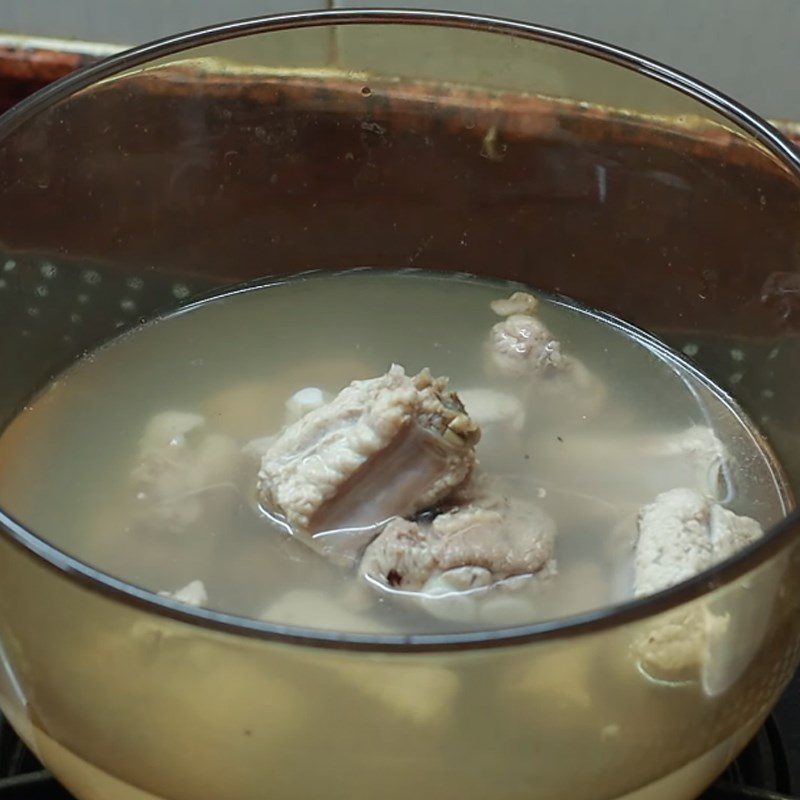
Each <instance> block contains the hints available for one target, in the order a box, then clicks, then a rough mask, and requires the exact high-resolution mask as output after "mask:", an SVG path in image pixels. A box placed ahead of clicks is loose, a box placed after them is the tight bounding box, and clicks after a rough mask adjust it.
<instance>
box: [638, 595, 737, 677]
mask: <svg viewBox="0 0 800 800" xmlns="http://www.w3.org/2000/svg"><path fill="white" fill-rule="evenodd" d="M729 624H730V618H729V616H728V615H727V614H724V615H720V614H714V613H712V612H711V611H710V610H709V609H708V608H707V607H706V606H705V605H702V604H695V605H692V606H690V607H689V608H686V609H681V610H679V611H678V612H676V613H675V614H672V615H671V616H669V617H667V619H665V620H664V621H663V622H661V624H659V625H658V626H657V627H655V628H653V629H652V630H651V631H649V632H648V633H647V634H644V635H643V636H640V637H639V638H638V639H637V640H636V641H635V642H634V643H633V647H632V649H631V652H632V654H633V656H634V658H635V659H636V660H637V663H638V664H639V668H640V670H641V671H642V672H643V673H644V674H645V675H647V676H648V677H650V678H652V679H653V680H655V681H659V682H664V683H677V684H680V683H687V682H690V681H698V682H699V681H702V677H703V674H704V672H705V671H706V670H707V669H708V667H709V661H710V658H711V654H712V652H714V650H716V649H718V646H719V644H720V642H722V641H723V640H724V638H725V636H726V633H727V631H728V627H729Z"/></svg>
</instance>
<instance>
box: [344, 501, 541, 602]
mask: <svg viewBox="0 0 800 800" xmlns="http://www.w3.org/2000/svg"><path fill="white" fill-rule="evenodd" d="M554 534H555V525H554V524H553V521H552V520H551V519H550V518H549V517H548V516H547V515H546V514H545V513H544V512H543V511H541V510H540V509H538V508H537V507H536V506H533V505H529V504H527V503H526V504H522V503H516V502H511V501H509V500H507V499H505V498H502V497H499V496H498V497H496V498H495V499H494V501H493V503H492V504H491V505H489V504H487V505H467V506H463V507H459V508H456V509H454V510H453V511H450V512H448V513H444V514H439V515H438V516H437V517H435V519H433V520H432V521H430V522H427V521H421V522H412V521H410V520H405V519H396V520H392V521H391V522H389V524H388V525H387V526H386V527H385V528H384V530H383V531H382V532H381V534H380V535H379V536H378V537H377V538H376V539H375V540H374V541H373V542H372V543H371V544H370V545H369V547H367V549H366V551H365V552H364V556H363V558H362V560H361V565H360V568H359V569H360V573H361V575H362V576H363V577H364V578H365V579H366V580H367V581H368V582H370V583H372V584H373V585H377V586H379V587H385V588H387V589H396V590H400V591H403V592H420V593H423V594H424V593H426V592H428V590H430V589H432V588H436V591H437V592H438V593H441V592H440V589H441V587H443V586H444V587H446V588H449V589H452V591H458V592H463V591H468V590H471V589H475V588H481V587H487V586H490V585H493V584H496V583H499V582H502V581H505V580H507V579H509V578H513V577H515V576H532V575H537V574H539V573H541V572H542V571H543V570H544V569H545V568H546V567H552V556H553V539H554ZM437 587H438V588H437Z"/></svg>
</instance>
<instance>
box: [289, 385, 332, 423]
mask: <svg viewBox="0 0 800 800" xmlns="http://www.w3.org/2000/svg"><path fill="white" fill-rule="evenodd" d="M332 399H333V398H332V397H331V396H330V395H329V394H327V392H323V391H322V389H319V388H317V387H316V386H307V387H305V388H304V389H298V391H296V392H295V393H294V394H293V395H292V396H291V397H290V398H289V399H288V400H287V401H286V424H287V425H291V424H292V423H294V422H297V421H298V420H299V419H302V418H303V417H304V416H305V415H306V414H308V412H309V411H316V410H317V409H318V408H322V406H324V405H325V403H330V401H331V400H332Z"/></svg>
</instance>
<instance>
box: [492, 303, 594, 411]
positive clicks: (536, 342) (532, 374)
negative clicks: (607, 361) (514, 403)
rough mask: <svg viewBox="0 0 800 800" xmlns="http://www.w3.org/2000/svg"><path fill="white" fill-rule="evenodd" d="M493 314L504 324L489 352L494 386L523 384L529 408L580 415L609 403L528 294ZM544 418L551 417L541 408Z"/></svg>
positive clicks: (497, 327)
mask: <svg viewBox="0 0 800 800" xmlns="http://www.w3.org/2000/svg"><path fill="white" fill-rule="evenodd" d="M491 308H492V311H494V313H495V314H497V315H498V316H501V317H504V319H503V320H502V321H500V322H498V323H496V324H495V325H494V326H493V327H492V329H491V331H490V333H489V336H488V338H487V341H486V344H485V346H484V361H485V365H486V373H487V375H488V376H489V377H490V378H492V379H493V380H499V381H505V382H508V381H513V382H515V383H518V384H521V389H522V390H523V391H524V394H525V397H526V400H527V403H528V404H530V403H531V402H535V401H538V402H539V403H541V404H543V405H544V406H549V405H552V404H554V403H558V406H559V409H560V411H561V413H562V415H563V413H564V410H565V408H567V409H569V410H570V411H571V412H574V413H575V414H578V415H581V416H582V415H586V414H590V413H592V412H594V411H596V410H597V409H598V408H599V407H600V406H601V405H602V404H603V402H604V400H605V396H606V390H605V387H604V386H603V384H602V382H601V381H600V380H599V379H598V378H597V377H596V376H595V375H594V374H593V373H592V372H591V371H590V370H589V369H587V368H586V366H585V365H584V364H583V363H582V362H581V361H580V360H579V359H577V358H575V357H574V356H571V355H569V354H568V353H564V352H563V348H562V346H561V342H560V341H559V340H558V339H557V338H556V337H555V336H553V334H552V333H551V332H550V330H549V329H548V328H547V326H546V325H545V324H544V323H543V322H542V321H541V319H539V317H538V316H537V313H536V312H537V308H538V301H537V300H536V298H535V297H534V296H533V295H531V294H528V293H526V292H514V293H513V294H512V295H511V296H510V297H509V298H507V299H505V300H495V301H494V302H493V303H492V304H491ZM534 408H535V410H537V411H538V412H539V413H540V414H541V413H544V412H548V411H549V409H547V408H545V407H539V408H537V407H536V406H534Z"/></svg>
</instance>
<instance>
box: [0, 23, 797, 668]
mask: <svg viewBox="0 0 800 800" xmlns="http://www.w3.org/2000/svg"><path fill="white" fill-rule="evenodd" d="M356 24H371V25H379V24H384V25H385V24H394V25H398V24H405V25H427V26H438V27H451V28H462V29H472V30H478V31H483V32H486V33H496V34H506V35H509V36H515V37H521V38H525V39H529V40H533V41H538V42H542V43H545V44H551V45H554V46H556V47H561V48H564V49H567V50H572V51H575V52H579V53H583V54H585V55H588V56H592V57H595V58H599V59H601V60H603V61H607V62H610V63H613V64H616V65H618V66H621V67H623V68H626V69H629V70H631V71H633V72H636V73H639V74H641V75H644V76H646V77H649V78H651V79H653V80H655V81H657V82H659V83H662V84H665V85H667V86H669V87H671V88H673V89H675V90H677V91H679V92H681V93H683V94H685V95H688V96H689V97H692V98H693V99H695V100H697V101H699V102H700V103H701V104H703V105H705V106H707V107H709V108H711V109H712V110H714V111H715V112H717V113H718V114H720V115H721V116H723V117H725V118H727V119H729V120H730V121H731V122H733V123H735V124H736V125H737V127H739V128H741V129H743V130H745V131H746V132H747V133H749V134H750V135H751V136H752V137H753V138H754V139H755V140H756V141H757V142H758V143H760V144H761V145H762V146H763V147H764V148H765V149H767V150H768V151H769V152H770V153H771V154H772V155H773V156H774V157H776V158H777V159H778V160H779V161H780V162H781V163H782V164H783V166H784V167H786V168H787V169H788V171H789V172H790V173H793V174H794V175H795V176H797V178H798V179H800V153H798V152H797V151H796V150H795V149H794V148H793V147H792V145H791V144H790V143H789V142H788V141H787V140H786V139H785V138H784V137H783V136H782V135H781V134H780V133H779V132H778V131H777V130H776V129H775V128H774V127H772V126H771V125H770V124H769V123H767V122H765V121H764V120H763V119H761V118H760V117H759V116H758V115H756V114H754V113H753V112H751V111H749V110H748V109H747V108H745V107H744V106H742V105H741V104H739V103H737V102H736V101H734V100H732V99H730V98H729V97H727V96H726V95H724V94H722V93H721V92H718V91H716V90H714V89H712V88H711V87H709V86H707V85H705V84H704V83H702V82H700V81H697V80H695V79H694V78H691V77H689V76H687V75H684V74H683V73H682V72H680V71H678V70H674V69H672V68H670V67H667V66H665V65H663V64H660V63H659V62H656V61H653V60H651V59H649V58H645V57H644V56H641V55H638V54H636V53H633V52H630V51H628V50H625V49H622V48H619V47H616V46H613V45H609V44H605V43H603V42H599V41H597V40H594V39H591V38H588V37H584V36H580V35H577V34H573V33H568V32H566V31H561V30H556V29H552V28H547V27H543V26H539V25H534V24H530V23H523V22H514V21H510V20H504V19H499V18H496V17H491V16H487V15H483V14H471V13H461V12H438V11H406V10H394V9H380V10H379V9H363V10H361V9H354V10H335V11H309V12H299V13H287V14H278V15H272V16H264V17H256V18H252V19H245V20H238V21H234V22H227V23H221V24H218V25H213V26H209V27H205V28H202V29H198V30H194V31H190V32H188V33H182V34H177V35H175V36H170V37H168V38H164V39H161V40H158V41H156V42H153V43H149V44H145V45H142V46H140V47H135V48H133V49H130V50H126V51H124V52H121V53H119V54H117V55H114V56H111V57H109V58H107V59H104V60H103V61H101V62H98V63H96V64H94V65H91V66H87V67H84V68H82V69H79V70H77V71H76V72H74V73H72V74H70V75H68V76H66V77H64V78H61V79H60V80H57V81H55V82H54V83H52V84H50V85H49V86H47V87H45V88H43V89H41V90H39V91H38V92H36V93H35V94H33V95H32V96H30V97H29V98H27V99H25V100H23V101H22V102H21V103H19V104H18V105H16V106H14V107H13V108H12V109H10V110H9V111H7V112H6V113H5V114H3V115H2V116H0V143H2V141H3V139H5V138H6V137H7V136H9V135H10V134H11V133H13V131H14V130H16V129H17V128H18V127H19V126H20V125H22V124H24V123H25V122H26V121H28V120H30V119H32V118H33V117H35V116H36V115H37V114H38V113H39V112H41V111H44V110H45V109H47V108H49V107H51V106H52V105H54V104H55V103H57V102H59V101H61V100H63V99H65V98H67V97H68V96H70V95H72V94H74V93H75V92H77V91H80V90H81V89H84V88H86V87H88V86H91V85H93V84H95V83H97V82H99V81H101V80H105V79H107V78H109V77H112V76H114V75H117V74H119V73H121V72H124V71H126V70H129V69H131V68H133V67H137V66H141V65H143V64H146V63H148V62H150V61H152V60H154V59H158V58H163V57H165V56H169V55H172V54H177V53H180V52H182V51H184V50H187V49H191V48H195V47H198V46H201V45H207V44H212V43H216V42H221V41H225V40H228V39H234V38H237V37H240V36H245V35H252V34H260V33H261V34H263V33H269V32H273V31H280V30H287V29H297V28H309V27H322V26H329V25H356ZM798 535H800V509H796V510H795V511H793V512H792V513H790V514H789V515H788V516H786V517H785V518H784V519H783V520H781V522H779V523H778V524H777V525H774V526H772V527H771V528H770V529H769V530H768V531H767V532H766V533H765V534H764V536H763V537H762V538H761V539H759V540H758V541H756V542H754V543H753V544H751V545H749V546H748V547H746V548H744V549H743V550H741V551H739V552H738V553H736V554H734V555H733V556H732V557H730V558H728V559H726V560H725V561H723V562H721V563H720V564H717V565H716V566H714V567H712V568H711V569H708V570H705V571H704V572H702V573H700V574H699V575H696V576H694V577H693V578H691V579H689V580H687V581H684V582H683V583H680V584H678V585H676V586H673V587H670V588H668V589H665V590H663V591H661V592H658V593H657V594H654V595H650V596H648V597H643V598H638V599H633V600H628V601H625V602H622V603H617V604H615V605H610V606H605V607H603V608H600V609H596V610H593V611H589V612H584V613H581V614H575V615H571V616H568V617H564V618H561V619H557V620H546V621H542V622H537V623H533V624H529V625H521V626H514V627H509V628H500V629H494V630H488V631H470V632H462V633H451V634H413V635H389V634H360V633H343V632H336V631H325V630H316V629H310V628H304V627H300V626H293V625H279V624H274V623H269V622H264V621H261V620H256V619H251V618H247V617H241V616H237V615H234V614H227V613H224V612H220V611H212V610H210V609H205V608H194V607H191V606H186V605H183V604H181V603H178V602H176V601H174V600H172V599H170V598H167V597H162V596H160V595H157V594H155V593H153V592H150V591H147V590H145V589H141V588H139V587H136V586H134V585H132V584H129V583H127V582H125V581H123V580H120V579H118V578H114V577H112V576H111V575H107V574H106V573H104V572H102V571H101V570H99V569H96V568H95V567H92V566H91V565H89V564H86V563H84V562H82V561H80V560H79V559H76V558H74V557H72V556H70V555H69V554H68V553H66V552H64V551H62V550H60V549H59V548H57V547H55V546H53V545H52V544H49V543H48V542H47V541H45V540H44V539H41V538H39V536H37V535H36V534H35V533H33V532H32V531H30V530H28V529H27V528H26V527H25V526H24V525H23V524H21V523H20V522H18V521H17V520H16V519H14V518H13V517H12V516H11V515H9V514H7V513H6V512H5V511H4V510H3V509H2V507H0V536H3V537H4V538H5V539H7V540H8V541H10V542H11V543H13V544H14V545H16V546H17V547H19V548H21V549H23V550H25V551H27V552H28V553H30V554H32V555H33V556H35V557H36V559H37V560H38V561H40V562H42V563H43V564H45V565H46V566H47V567H48V568H50V569H52V570H54V571H56V572H58V573H60V574H61V575H62V576H64V577H66V578H67V579H69V580H71V581H74V582H76V583H78V584H80V585H81V586H82V587H85V588H87V589H89V590H91V591H94V592H98V593H100V594H103V595H105V596H107V597H108V598H109V599H111V600H114V601H118V602H122V603H125V604H127V605H131V606H136V607H139V608H140V609H142V610H144V611H148V612H151V613H153V614H155V615H161V616H165V617H169V618H172V619H175V620H177V621H179V622H183V623H187V624H190V625H196V626H198V627H201V628H204V629H213V630H218V631H222V632H225V633H229V634H235V635H239V636H246V637H253V638H259V639H266V640H272V641H275V642H282V643H284V644H294V645H307V646H314V647H325V648H339V649H346V650H365V651H373V652H404V653H419V652H429V651H447V650H476V649H483V648H487V647H506V646H510V645H519V644H527V643H534V642H539V641H545V640H551V639H560V638H571V637H574V636H580V635H586V634H592V633H597V632H599V631H602V630H605V629H608V628H612V627H616V626H619V625H624V624H628V623H632V622H635V621H637V620H642V619H645V618H647V617H650V616H654V615H656V614H660V613H663V612H666V611H669V610H670V609H673V608H675V607H677V606H680V605H682V604H684V603H686V602H689V601H691V600H695V599H697V598H699V597H702V596H703V595H705V594H708V593H709V592H711V591H713V590H715V589H717V588H720V587H722V586H724V585H726V584H729V583H731V582H733V581H735V580H737V579H738V578H741V577H742V576H743V575H745V574H746V573H748V572H750V571H751V570H753V569H755V568H756V567H758V566H760V565H761V564H763V563H765V562H766V561H768V560H769V559H770V558H772V557H773V556H775V555H777V554H778V553H779V552H781V551H782V550H783V549H784V548H785V547H786V546H787V545H788V544H789V543H790V542H791V541H792V540H793V539H795V538H797V537H798Z"/></svg>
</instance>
